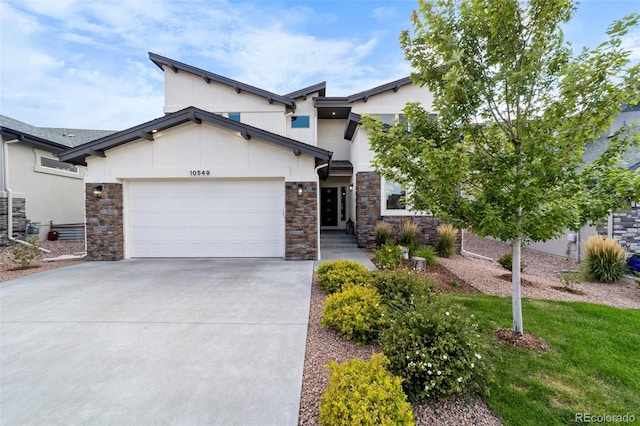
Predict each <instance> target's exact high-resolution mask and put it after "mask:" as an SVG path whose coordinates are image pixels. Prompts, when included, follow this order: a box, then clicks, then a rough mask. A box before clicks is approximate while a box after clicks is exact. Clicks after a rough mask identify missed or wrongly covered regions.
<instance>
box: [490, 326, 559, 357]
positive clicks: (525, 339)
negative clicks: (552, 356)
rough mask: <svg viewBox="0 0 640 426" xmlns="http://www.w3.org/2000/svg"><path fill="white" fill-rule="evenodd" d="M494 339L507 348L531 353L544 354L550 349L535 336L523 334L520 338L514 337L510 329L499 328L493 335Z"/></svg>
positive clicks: (542, 340)
mask: <svg viewBox="0 0 640 426" xmlns="http://www.w3.org/2000/svg"><path fill="white" fill-rule="evenodd" d="M493 337H495V339H496V340H497V341H498V342H500V343H502V344H504V345H508V346H515V347H517V348H520V349H526V350H529V351H532V352H546V351H548V350H549V349H550V346H549V344H548V343H547V342H545V341H544V339H542V338H541V337H538V336H536V335H535V334H531V333H527V332H525V333H524V335H522V336H516V335H515V334H514V333H513V330H511V329H510V328H499V329H497V330H496V331H495V333H493Z"/></svg>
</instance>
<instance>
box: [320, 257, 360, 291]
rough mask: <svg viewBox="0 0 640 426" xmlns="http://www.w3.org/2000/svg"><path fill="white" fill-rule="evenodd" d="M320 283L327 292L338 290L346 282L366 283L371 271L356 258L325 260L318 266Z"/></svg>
mask: <svg viewBox="0 0 640 426" xmlns="http://www.w3.org/2000/svg"><path fill="white" fill-rule="evenodd" d="M317 272H318V283H319V284H320V285H321V286H322V288H324V291H325V292H326V293H327V294H332V293H335V292H338V291H340V290H341V289H342V286H344V285H345V284H355V285H364V284H365V283H366V282H367V281H368V280H369V275H370V272H369V270H368V269H367V268H366V267H365V266H363V265H362V264H361V263H360V262H356V261H355V260H336V261H332V262H325V263H323V264H322V265H320V266H319V267H318V271H317Z"/></svg>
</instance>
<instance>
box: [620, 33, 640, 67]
mask: <svg viewBox="0 0 640 426" xmlns="http://www.w3.org/2000/svg"><path fill="white" fill-rule="evenodd" d="M621 47H622V48H623V49H625V50H628V51H630V55H629V59H630V60H631V61H640V31H635V32H632V33H629V34H627V35H626V36H625V37H624V38H623V39H622V44H621Z"/></svg>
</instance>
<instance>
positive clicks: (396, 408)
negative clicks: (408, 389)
mask: <svg viewBox="0 0 640 426" xmlns="http://www.w3.org/2000/svg"><path fill="white" fill-rule="evenodd" d="M388 364H389V360H388V359H387V358H386V357H385V356H384V355H382V354H373V355H372V356H371V361H365V360H362V359H359V358H354V359H352V360H349V361H347V362H345V363H344V364H342V365H338V363H337V362H335V361H331V363H330V364H329V365H328V366H327V368H328V369H329V370H331V377H329V387H328V388H327V390H326V392H325V393H324V394H323V395H322V400H321V401H320V419H319V420H320V424H322V425H325V426H344V425H362V426H364V425H375V426H377V425H385V426H387V425H388V426H394V425H413V424H414V422H413V413H412V411H411V404H409V403H408V402H407V396H406V395H405V393H404V392H403V391H402V386H401V384H400V382H401V380H400V378H399V377H395V376H394V375H393V374H391V373H389V372H388V371H387V370H386V369H385V365H388Z"/></svg>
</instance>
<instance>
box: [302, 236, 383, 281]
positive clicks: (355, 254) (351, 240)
mask: <svg viewBox="0 0 640 426" xmlns="http://www.w3.org/2000/svg"><path fill="white" fill-rule="evenodd" d="M320 256H321V260H318V261H316V262H315V267H314V268H315V269H318V266H320V265H321V264H323V263H324V262H328V261H332V260H355V261H358V262H360V263H362V264H363V265H364V266H366V267H367V268H368V269H369V270H371V271H373V270H375V269H376V267H375V266H374V264H373V263H372V262H371V260H369V258H368V257H367V255H366V254H364V251H362V249H361V248H359V247H358V245H357V244H356V241H355V237H354V236H353V235H346V234H345V233H344V231H330V232H326V231H324V232H322V233H321V234H320Z"/></svg>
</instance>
